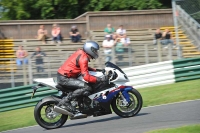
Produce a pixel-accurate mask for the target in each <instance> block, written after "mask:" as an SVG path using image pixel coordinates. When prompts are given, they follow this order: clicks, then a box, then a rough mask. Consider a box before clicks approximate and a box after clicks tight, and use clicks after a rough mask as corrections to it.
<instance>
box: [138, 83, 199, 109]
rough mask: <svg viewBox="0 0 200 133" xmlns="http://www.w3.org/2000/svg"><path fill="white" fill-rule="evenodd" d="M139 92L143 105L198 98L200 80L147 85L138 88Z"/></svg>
mask: <svg viewBox="0 0 200 133" xmlns="http://www.w3.org/2000/svg"><path fill="white" fill-rule="evenodd" d="M139 92H140V93H141V94H142V97H143V101H144V103H143V106H144V107H147V106H153V105H159V104H166V103H172V102H180V101H186V100H194V99H200V95H199V94H200V80H199V79H198V80H192V81H186V82H179V83H175V84H170V85H163V86H156V87H149V88H145V89H139Z"/></svg>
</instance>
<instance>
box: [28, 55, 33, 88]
mask: <svg viewBox="0 0 200 133" xmlns="http://www.w3.org/2000/svg"><path fill="white" fill-rule="evenodd" d="M28 73H29V84H33V71H32V62H31V58H29V59H28Z"/></svg>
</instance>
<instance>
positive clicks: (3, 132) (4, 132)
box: [0, 99, 200, 133]
mask: <svg viewBox="0 0 200 133" xmlns="http://www.w3.org/2000/svg"><path fill="white" fill-rule="evenodd" d="M199 100H200V99H195V100H187V101H181V102H174V103H167V104H161V105H155V106H148V107H143V108H153V107H159V106H165V105H171V104H177V103H186V102H192V101H199ZM37 126H38V125H35V126H28V127H23V128H17V129H12V130H7V131H2V132H0V133H6V132H10V131H16V130H21V129H26V128H31V127H37Z"/></svg>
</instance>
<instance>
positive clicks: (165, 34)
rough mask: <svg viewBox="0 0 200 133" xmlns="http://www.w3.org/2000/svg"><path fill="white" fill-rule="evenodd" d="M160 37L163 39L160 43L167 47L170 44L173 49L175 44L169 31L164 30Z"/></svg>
mask: <svg viewBox="0 0 200 133" xmlns="http://www.w3.org/2000/svg"><path fill="white" fill-rule="evenodd" d="M162 37H163V38H164V39H163V40H162V41H161V42H162V44H164V45H168V44H169V43H171V44H172V46H173V47H174V48H175V47H176V46H175V44H174V41H173V38H172V35H171V32H170V31H169V29H165V32H163V34H162ZM164 48H168V46H165V47H164Z"/></svg>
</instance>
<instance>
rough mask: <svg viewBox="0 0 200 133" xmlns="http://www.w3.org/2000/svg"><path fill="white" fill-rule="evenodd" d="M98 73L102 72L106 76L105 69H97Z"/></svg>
mask: <svg viewBox="0 0 200 133" xmlns="http://www.w3.org/2000/svg"><path fill="white" fill-rule="evenodd" d="M96 71H97V72H102V73H103V74H105V72H106V70H105V69H96Z"/></svg>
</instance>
